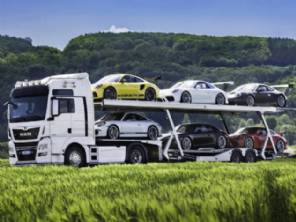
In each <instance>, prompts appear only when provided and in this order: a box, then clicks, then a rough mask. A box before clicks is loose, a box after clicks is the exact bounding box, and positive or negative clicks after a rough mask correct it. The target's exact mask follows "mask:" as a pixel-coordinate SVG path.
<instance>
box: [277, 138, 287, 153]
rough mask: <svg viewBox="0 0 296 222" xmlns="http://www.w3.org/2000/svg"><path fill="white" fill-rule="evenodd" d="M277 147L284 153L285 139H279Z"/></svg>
mask: <svg viewBox="0 0 296 222" xmlns="http://www.w3.org/2000/svg"><path fill="white" fill-rule="evenodd" d="M275 148H276V150H277V152H278V153H280V154H281V153H283V152H284V150H285V143H284V141H283V140H279V141H277V143H276V146H275Z"/></svg>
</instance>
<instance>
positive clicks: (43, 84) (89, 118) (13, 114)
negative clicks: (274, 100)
mask: <svg viewBox="0 0 296 222" xmlns="http://www.w3.org/2000/svg"><path fill="white" fill-rule="evenodd" d="M95 110H100V111H110V110H111V111H114V110H125V111H133V110H136V111H141V110H142V111H143V110H145V111H161V112H164V113H165V114H166V116H167V121H168V122H169V125H170V131H169V139H168V140H167V141H166V142H165V143H164V142H163V140H162V139H161V138H158V139H157V140H149V139H145V138H127V139H120V138H119V139H117V140H111V139H106V138H97V137H96V133H95ZM173 111H178V112H187V111H190V112H209V113H224V112H228V113H233V112H253V113H256V114H258V116H259V118H261V119H262V121H263V123H264V125H265V127H266V129H267V138H266V141H265V144H264V147H263V148H262V149H261V151H256V150H252V151H250V149H247V148H244V147H241V148H231V147H227V148H224V149H217V148H201V149H198V150H183V149H182V147H181V145H180V141H179V138H178V136H177V132H176V127H175V122H174V120H173V118H172V115H171V112H173ZM277 111H278V110H277V108H275V107H248V106H233V105H211V104H181V103H174V102H170V103H169V102H165V101H149V102H148V101H137V100H103V101H101V102H94V99H93V94H92V91H91V83H90V81H89V75H88V74H87V73H75V74H61V75H53V76H49V77H46V78H44V79H41V80H36V81H19V82H16V84H15V87H14V88H13V89H12V91H11V94H10V98H9V101H8V112H7V114H8V138H9V143H8V145H9V161H10V164H12V165H27V164H67V165H74V166H85V165H94V164H99V163H124V162H128V163H146V162H151V161H171V160H173V161H183V160H196V161H198V160H204V161H233V162H240V161H243V160H244V161H247V162H253V161H254V160H255V159H254V157H256V158H259V157H260V158H262V159H266V158H267V157H266V155H265V154H266V152H265V151H266V145H267V142H268V140H269V139H270V141H271V142H272V144H273V140H272V136H271V133H270V130H269V128H268V125H267V123H266V121H265V117H264V114H265V113H273V112H277ZM173 140H175V141H176V143H177V149H171V148H170V147H171V146H170V145H171V143H172V141H173ZM273 147H274V144H273ZM250 152H251V153H252V155H251V156H250ZM276 153H277V151H276V149H275V148H274V154H276Z"/></svg>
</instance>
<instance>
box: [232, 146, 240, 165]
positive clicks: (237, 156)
mask: <svg viewBox="0 0 296 222" xmlns="http://www.w3.org/2000/svg"><path fill="white" fill-rule="evenodd" d="M242 160H243V155H242V152H241V151H240V150H238V149H234V150H233V151H232V153H231V157H230V162H232V163H240V162H241V161H242Z"/></svg>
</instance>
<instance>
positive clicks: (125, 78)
mask: <svg viewBox="0 0 296 222" xmlns="http://www.w3.org/2000/svg"><path fill="white" fill-rule="evenodd" d="M121 81H123V82H131V76H130V75H125V76H124V77H122V79H121Z"/></svg>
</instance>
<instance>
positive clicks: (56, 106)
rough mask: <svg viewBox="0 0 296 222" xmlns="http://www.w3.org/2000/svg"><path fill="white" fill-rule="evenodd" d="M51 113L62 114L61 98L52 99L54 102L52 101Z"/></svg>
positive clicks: (53, 114)
mask: <svg viewBox="0 0 296 222" xmlns="http://www.w3.org/2000/svg"><path fill="white" fill-rule="evenodd" d="M51 104H52V105H51V107H52V109H51V114H52V116H58V115H59V114H60V111H59V110H60V109H59V100H58V99H52V103H51Z"/></svg>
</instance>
